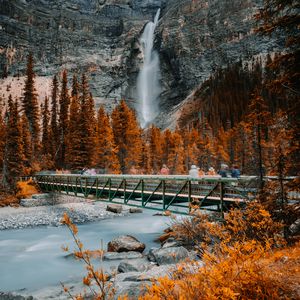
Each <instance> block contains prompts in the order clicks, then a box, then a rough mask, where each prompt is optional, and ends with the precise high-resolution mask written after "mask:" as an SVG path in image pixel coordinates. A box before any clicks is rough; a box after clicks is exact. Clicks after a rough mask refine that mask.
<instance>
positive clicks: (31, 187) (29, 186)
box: [16, 179, 39, 199]
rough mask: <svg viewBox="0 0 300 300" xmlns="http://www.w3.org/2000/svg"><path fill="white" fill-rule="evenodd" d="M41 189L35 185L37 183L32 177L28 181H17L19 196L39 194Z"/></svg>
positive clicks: (27, 196)
mask: <svg viewBox="0 0 300 300" xmlns="http://www.w3.org/2000/svg"><path fill="white" fill-rule="evenodd" d="M38 193H39V191H38V189H37V187H36V185H35V183H34V182H33V181H32V179H29V180H27V181H18V182H17V194H16V196H17V198H18V199H21V198H29V197H31V196H32V195H34V194H38Z"/></svg>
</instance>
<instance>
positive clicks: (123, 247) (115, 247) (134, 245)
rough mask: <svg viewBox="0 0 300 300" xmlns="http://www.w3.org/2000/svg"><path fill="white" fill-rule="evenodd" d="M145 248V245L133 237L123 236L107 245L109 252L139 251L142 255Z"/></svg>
mask: <svg viewBox="0 0 300 300" xmlns="http://www.w3.org/2000/svg"><path fill="white" fill-rule="evenodd" d="M145 248H146V245H145V244H143V243H141V242H140V241H139V240H138V239H136V238H135V237H133V236H131V235H121V236H119V237H117V238H115V239H113V240H112V241H110V242H109V243H108V245H107V251H109V252H128V251H137V252H141V253H142V252H143V251H144V250H145Z"/></svg>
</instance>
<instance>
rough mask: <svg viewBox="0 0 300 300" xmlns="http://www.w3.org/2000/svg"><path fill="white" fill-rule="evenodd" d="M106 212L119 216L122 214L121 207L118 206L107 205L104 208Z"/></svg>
mask: <svg viewBox="0 0 300 300" xmlns="http://www.w3.org/2000/svg"><path fill="white" fill-rule="evenodd" d="M106 210H107V211H110V212H113V213H115V214H120V213H121V212H122V205H120V204H108V205H107V207H106Z"/></svg>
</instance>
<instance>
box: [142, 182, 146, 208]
mask: <svg viewBox="0 0 300 300" xmlns="http://www.w3.org/2000/svg"><path fill="white" fill-rule="evenodd" d="M144 188H145V186H144V179H142V180H141V197H142V207H144V206H145V204H144V200H145V199H144Z"/></svg>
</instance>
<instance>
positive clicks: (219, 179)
mask: <svg viewBox="0 0 300 300" xmlns="http://www.w3.org/2000/svg"><path fill="white" fill-rule="evenodd" d="M34 177H58V178H59V177H74V178H76V177H78V178H95V179H96V178H103V179H108V178H119V179H138V180H141V179H154V180H169V181H173V180H176V181H177V180H178V181H186V180H190V181H209V182H224V183H226V182H227V183H230V182H239V181H244V182H245V181H251V180H254V179H258V178H259V177H258V176H241V177H239V178H232V177H226V178H224V177H221V176H218V175H216V176H209V175H206V176H201V177H191V176H189V175H128V174H121V175H116V174H97V175H85V174H37V175H35V176H34ZM295 178H296V176H288V177H285V178H284V180H287V181H289V180H293V179H295ZM266 179H271V180H273V179H278V177H277V176H265V177H264V180H266Z"/></svg>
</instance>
